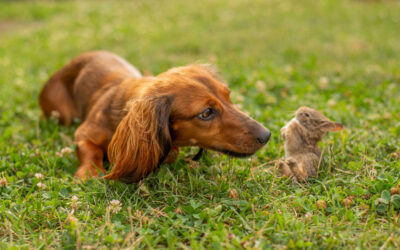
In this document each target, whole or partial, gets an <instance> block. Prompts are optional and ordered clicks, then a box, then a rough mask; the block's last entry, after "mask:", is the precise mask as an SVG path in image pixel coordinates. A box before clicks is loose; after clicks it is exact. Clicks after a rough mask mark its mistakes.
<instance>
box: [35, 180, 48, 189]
mask: <svg viewBox="0 0 400 250" xmlns="http://www.w3.org/2000/svg"><path fill="white" fill-rule="evenodd" d="M36 186H37V187H38V188H40V189H45V188H46V184H44V183H42V182H39V183H38V184H36Z"/></svg>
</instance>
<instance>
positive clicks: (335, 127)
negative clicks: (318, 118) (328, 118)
mask: <svg viewBox="0 0 400 250" xmlns="http://www.w3.org/2000/svg"><path fill="white" fill-rule="evenodd" d="M320 128H321V129H322V130H323V131H332V132H336V131H340V130H342V129H343V125H342V124H340V123H337V122H324V123H323V124H322V125H321V127H320Z"/></svg>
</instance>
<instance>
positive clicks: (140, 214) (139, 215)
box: [134, 210, 143, 219]
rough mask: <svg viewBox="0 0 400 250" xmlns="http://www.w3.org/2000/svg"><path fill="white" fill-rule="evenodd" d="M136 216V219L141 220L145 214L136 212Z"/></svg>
mask: <svg viewBox="0 0 400 250" xmlns="http://www.w3.org/2000/svg"><path fill="white" fill-rule="evenodd" d="M134 216H135V219H140V218H141V217H142V216H143V213H142V211H140V210H136V211H135V214H134Z"/></svg>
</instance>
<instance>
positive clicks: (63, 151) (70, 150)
mask: <svg viewBox="0 0 400 250" xmlns="http://www.w3.org/2000/svg"><path fill="white" fill-rule="evenodd" d="M71 153H72V149H71V148H69V147H65V148H62V149H61V151H60V152H57V153H56V156H57V157H62V156H64V155H67V154H71Z"/></svg>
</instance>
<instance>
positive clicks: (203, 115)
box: [197, 108, 215, 121]
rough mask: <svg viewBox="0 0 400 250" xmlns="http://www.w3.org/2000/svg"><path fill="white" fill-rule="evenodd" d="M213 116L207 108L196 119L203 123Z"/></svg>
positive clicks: (212, 112) (212, 110)
mask: <svg viewBox="0 0 400 250" xmlns="http://www.w3.org/2000/svg"><path fill="white" fill-rule="evenodd" d="M214 116H215V111H214V109H212V108H208V109H206V110H204V111H203V112H201V113H200V114H199V115H198V116H197V117H198V118H200V119H202V120H204V121H209V120H211V119H212V118H214Z"/></svg>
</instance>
